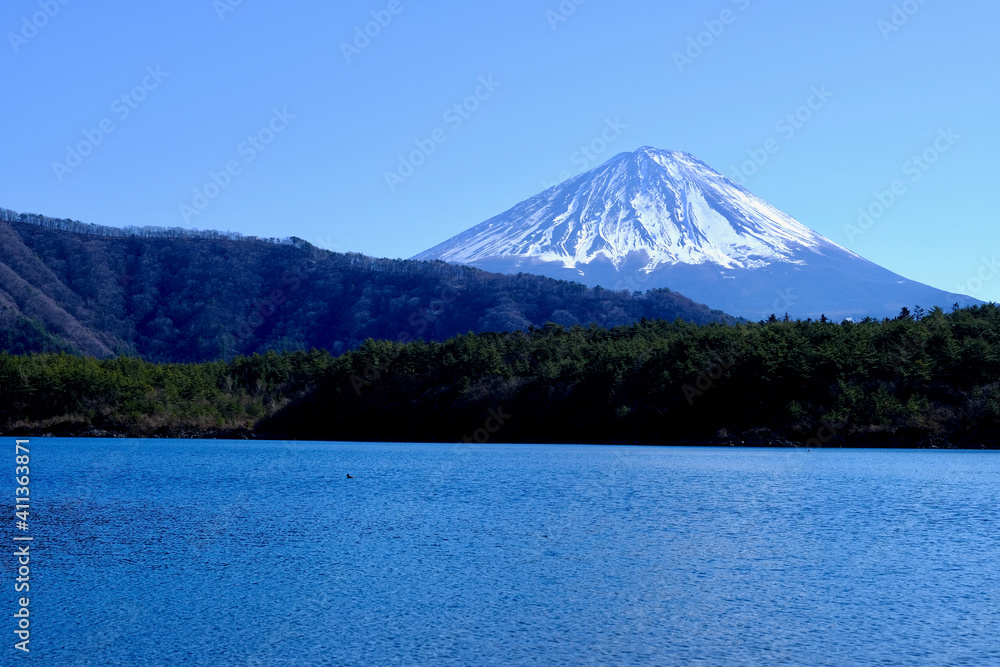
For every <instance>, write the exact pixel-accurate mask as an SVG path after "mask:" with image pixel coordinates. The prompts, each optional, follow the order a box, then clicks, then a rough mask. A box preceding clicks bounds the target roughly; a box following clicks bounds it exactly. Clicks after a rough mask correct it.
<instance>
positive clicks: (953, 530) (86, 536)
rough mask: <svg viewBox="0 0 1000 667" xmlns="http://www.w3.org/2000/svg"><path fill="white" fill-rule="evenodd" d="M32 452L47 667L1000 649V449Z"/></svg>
mask: <svg viewBox="0 0 1000 667" xmlns="http://www.w3.org/2000/svg"><path fill="white" fill-rule="evenodd" d="M10 443H11V448H10V449H11V450H13V439H10ZM30 446H31V456H32V458H31V485H32V489H31V495H32V499H33V501H32V502H33V505H32V514H31V519H32V523H31V525H32V534H33V536H34V542H33V546H32V572H31V576H32V580H31V609H32V612H31V613H32V617H31V618H32V626H31V627H32V634H31V644H30V645H31V649H32V651H31V657H30V659H31V660H32V661H33V662H36V663H37V664H46V665H174V664H192V665H450V664H457V665H490V664H504V665H528V664H538V663H540V662H541V663H548V664H567V665H584V664H617V665H629V664H636V665H639V664H642V665H650V664H657V665H671V664H704V665H761V664H787V665H844V664H861V665H864V664H880V665H883V664H935V665H936V664H949V665H961V664H969V665H983V664H1000V642H998V640H997V637H998V636H1000V613H998V609H1000V525H998V521H1000V458H998V454H997V453H994V452H984V451H916V450H857V449H855V450H845V449H818V450H817V449H813V450H806V449H733V448H719V449H715V448H669V447H610V446H609V447H603V446H573V445H564V446H552V445H537V446H525V445H482V446H476V445H472V446H470V445H425V444H421V445H412V444H368V443H365V444H361V443H302V442H298V443H292V442H288V443H284V442H252V441H251V442H242V441H240V442H234V441H196V440H190V441H180V440H117V439H114V440H112V439H109V440H83V439H81V440H72V439H54V438H53V439H46V438H33V439H31V443H30ZM10 465H11V466H13V461H10ZM348 474H350V475H352V477H353V479H348V478H347V475H348ZM7 525H8V526H12V522H8V524H7ZM13 532H14V531H13V529H12V528H8V533H9V534H12V533H13ZM7 544H11V541H10V535H8V538H7ZM10 561H12V559H11V558H9V559H8V565H6V566H5V572H8V575H7V576H8V577H9V578H10V579H12V578H13V577H12V575H11V574H10V573H12V572H13V571H14V570H13V566H11V565H10V564H9V562H10ZM3 586H4V590H5V591H8V592H7V593H6V594H5V595H4V602H5V604H6V605H7V607H8V608H9V609H11V610H13V609H15V607H14V605H15V604H16V597H15V594H14V593H13V592H12V586H11V587H8V584H6V583H5V584H4V585H3ZM8 618H9V616H8ZM8 624H9V625H8V627H9V628H11V627H13V622H12V621H10V620H9V621H8ZM6 634H7V637H8V642H9V643H8V646H7V647H5V651H6V652H7V654H8V655H14V654H15V653H20V652H16V651H14V650H13V649H12V644H13V641H14V639H13V637H14V635H12V634H11V633H10V630H9V629H8V630H7V631H6ZM17 657H21V656H20V655H19V656H17ZM12 664H13V663H12Z"/></svg>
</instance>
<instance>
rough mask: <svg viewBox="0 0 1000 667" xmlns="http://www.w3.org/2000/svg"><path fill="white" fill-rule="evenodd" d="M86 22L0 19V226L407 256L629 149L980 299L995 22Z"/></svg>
mask: <svg viewBox="0 0 1000 667" xmlns="http://www.w3.org/2000/svg"><path fill="white" fill-rule="evenodd" d="M237 3H238V4H237ZM95 4H96V3H85V2H82V1H79V0H76V1H74V0H33V1H29V0H8V2H6V3H4V8H3V10H2V12H0V28H2V32H3V34H4V40H3V44H0V54H2V55H0V68H2V69H0V73H2V77H3V81H4V82H5V83H6V92H7V95H6V100H7V104H5V105H4V106H3V110H2V111H0V113H2V114H3V116H4V119H5V121H6V122H5V123H4V130H5V131H4V138H3V154H4V159H3V160H2V162H0V206H4V207H6V208H12V209H15V210H20V211H31V212H38V213H45V214H47V215H52V216H56V217H70V218H73V219H78V220H82V221H84V222H95V223H99V224H109V225H116V226H121V225H130V224H132V225H144V224H149V225H160V226H167V227H173V226H181V227H197V228H201V229H206V228H211V229H226V230H235V231H239V232H243V233H245V234H256V235H261V236H289V235H296V236H300V237H302V238H304V239H306V240H308V241H310V242H312V243H315V244H317V245H321V246H323V247H327V248H330V249H334V250H339V251H359V252H363V253H366V254H370V255H377V256H387V257H408V256H411V255H413V254H415V253H417V252H419V251H421V250H424V249H426V248H428V247H430V246H432V245H435V244H437V243H438V242H440V241H442V240H444V239H446V238H448V237H450V236H452V235H454V234H455V233H458V232H459V231H462V230H463V229H466V228H468V227H470V226H472V225H474V224H477V223H479V222H481V221H483V220H485V219H486V218H489V217H491V216H493V215H495V214H497V213H500V212H502V211H504V210H506V209H507V208H509V207H510V206H512V205H514V204H516V203H517V202H519V201H521V200H523V199H525V198H527V197H529V196H531V195H534V194H536V193H538V192H539V191H541V190H543V189H544V188H545V187H547V186H548V185H551V184H553V183H554V182H555V181H557V180H558V179H559V178H560V177H566V176H568V175H570V174H575V173H578V172H580V171H582V170H584V169H586V168H589V167H593V166H596V165H597V164H599V163H601V162H603V161H605V160H607V159H609V158H611V157H612V156H614V155H615V154H617V153H619V152H623V151H631V150H635V149H636V148H638V147H640V146H644V145H651V146H655V147H658V148H666V149H674V150H683V151H687V152H690V153H692V154H694V155H696V156H697V157H699V158H700V159H702V160H704V161H705V162H706V163H708V164H709V165H710V166H712V167H714V168H715V169H717V170H719V171H721V172H723V173H724V174H726V175H728V176H731V177H734V178H738V179H741V180H743V181H744V184H745V185H746V187H748V188H749V189H750V190H751V191H752V192H754V193H756V194H757V195H759V196H761V197H762V198H763V199H765V200H767V201H768V202H769V203H771V204H773V205H775V206H776V207H778V208H779V209H781V210H783V211H785V212H787V213H789V214H790V215H793V216H794V217H796V218H797V219H799V220H800V221H802V222H803V223H805V224H806V225H808V226H810V227H812V228H813V229H815V230H817V231H818V232H820V233H821V234H823V235H825V236H827V237H828V238H830V239H831V240H833V241H835V242H837V243H840V244H841V245H844V246H846V247H848V248H850V249H852V250H854V251H856V252H858V253H859V254H861V255H863V256H865V257H867V258H869V259H871V260H873V261H875V262H877V263H879V264H882V265H883V266H886V267H887V268H889V269H892V270H894V271H896V272H898V273H901V274H903V275H905V276H907V277H910V278H913V279H916V280H920V281H922V282H926V283H929V284H932V285H934V286H936V287H940V288H943V289H947V290H951V291H962V292H965V293H968V294H972V295H973V296H976V297H978V298H981V299H984V300H997V301H1000V267H998V266H997V265H996V264H995V263H994V259H995V258H996V257H997V256H1000V225H998V224H997V223H998V215H997V213H996V206H995V203H994V200H995V196H996V194H995V193H996V192H997V190H998V188H997V185H996V181H997V174H998V165H997V156H1000V129H998V123H997V112H996V109H997V107H998V101H1000V100H998V97H1000V93H998V86H997V83H998V74H997V65H998V64H1000V45H998V40H997V39H996V37H995V34H996V26H997V25H998V24H1000V5H998V4H997V3H989V2H985V1H982V0H979V1H974V0H951V1H950V2H943V1H941V0H924V1H923V2H921V1H920V0H905V1H903V2H898V1H897V2H892V1H879V0H841V1H840V2H837V3H803V2H791V1H776V0H772V1H771V2H763V1H762V0H714V1H711V2H709V1H704V2H703V1H697V2H684V3H680V2H662V1H653V0H632V1H625V2H623V1H619V2H610V0H564V1H563V2H560V1H559V0H547V1H546V0H537V1H536V0H512V1H507V2H479V3H469V2H457V1H451V0H445V1H439V2H424V1H421V0H376V1H368V0H366V1H363V2H351V3H330V2H318V1H312V0H299V1H294V0H293V1H289V2H285V3H280V4H279V3H264V2H255V1H252V0H242V1H239V0H178V1H177V2H173V3H135V2H124V1H121V0H109V1H106V2H102V3H99V6H95ZM366 31H367V33H368V34H367V35H366V34H365V33H366ZM370 35H371V36H370ZM456 105H458V106H457V108H456ZM68 148H69V149H70V150H68ZM584 149H585V150H584ZM414 151H417V153H416V154H414ZM411 155H412V157H413V159H412V160H411ZM401 156H402V158H403V159H404V160H405V162H406V164H403V165H401V162H400V160H401ZM914 158H916V159H914ZM414 163H419V164H418V165H417V166H414ZM411 167H412V170H411ZM411 171H412V173H411ZM388 173H395V177H391V178H387V174H388ZM894 189H895V193H893V190H894ZM880 200H881V201H880ZM859 209H864V210H868V211H869V214H870V216H871V217H869V218H865V219H862V220H861V224H859V222H858V221H859Z"/></svg>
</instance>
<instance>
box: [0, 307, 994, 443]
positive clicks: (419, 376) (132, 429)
mask: <svg viewBox="0 0 1000 667" xmlns="http://www.w3.org/2000/svg"><path fill="white" fill-rule="evenodd" d="M0 406H2V407H0V423H2V425H3V429H4V432H6V433H9V434H31V435H41V434H44V433H53V434H67V435H70V434H75V435H80V434H87V433H90V434H102V433H103V434H108V433H115V434H123V435H134V436H138V435H188V436H192V435H198V434H214V435H220V434H221V435H227V434H228V435H234V434H242V435H247V436H251V435H252V436H257V437H272V438H296V439H309V438H315V439H326V440H361V441H366V440H372V441H397V440H398V441H438V442H461V441H468V442H481V443H489V442H527V443H532V442H582V443H642V444H676V443H711V444H733V445H739V444H747V445H751V444H765V445H766V444H778V445H788V444H798V445H804V446H813V447H816V446H906V447H914V446H921V447H949V446H964V447H982V446H987V447H995V446H997V444H998V441H1000V439H998V437H997V433H998V427H1000V307H998V306H996V305H994V304H989V305H985V306H978V307H973V308H967V309H954V310H953V311H952V312H948V313H946V312H944V311H942V310H941V309H934V310H932V311H931V312H929V313H925V312H923V311H921V310H919V309H917V310H916V311H915V313H910V312H908V311H904V312H902V313H900V316H899V317H897V318H896V319H892V320H888V319H887V320H883V321H875V320H865V321H862V322H850V321H846V322H842V323H839V324H837V323H832V322H823V321H780V320H778V319H773V320H772V321H769V322H762V323H740V324H735V325H723V324H707V325H695V324H692V323H689V322H684V321H680V320H677V321H673V322H667V321H663V320H644V321H640V322H637V323H634V324H631V325H627V326H617V327H611V328H605V327H599V326H589V327H583V326H572V327H564V326H561V325H557V324H549V325H547V326H545V327H542V328H534V329H532V330H530V331H516V332H507V333H479V334H465V335H460V336H455V337H453V338H450V339H448V340H445V341H441V342H435V341H416V342H411V343H407V344H401V343H397V342H393V341H387V340H375V339H371V340H367V341H366V342H364V343H363V344H362V345H361V346H359V347H358V348H356V349H354V350H351V351H348V352H346V353H344V354H341V355H339V356H334V355H332V354H330V353H329V352H326V351H310V352H303V351H297V352H291V353H283V354H278V353H274V352H269V353H266V354H263V355H252V356H249V357H245V356H238V357H236V358H234V359H232V360H230V361H213V362H209V363H203V364H164V365H155V364H150V363H147V362H143V361H139V360H137V359H133V358H116V359H106V360H97V359H89V358H82V357H78V356H74V355H70V354H43V355H28V356H10V355H0Z"/></svg>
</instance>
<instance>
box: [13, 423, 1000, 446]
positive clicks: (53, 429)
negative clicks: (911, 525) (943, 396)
mask: <svg viewBox="0 0 1000 667" xmlns="http://www.w3.org/2000/svg"><path fill="white" fill-rule="evenodd" d="M4 435H6V436H7V437H19V438H80V439H84V438H87V439H102V438H112V439H136V440H271V441H281V440H291V441H302V442H372V443H385V442H400V443H403V442H406V443H427V444H470V445H478V446H488V445H491V444H493V445H524V444H537V445H605V446H607V445H620V446H635V447H641V446H648V447H719V448H724V447H734V448H735V447H747V448H767V449H951V450H977V451H979V450H998V449H1000V440H998V439H996V436H993V437H989V436H984V437H983V438H981V439H980V440H979V441H968V440H966V441H958V442H953V441H950V440H947V439H945V438H942V437H939V436H932V435H921V434H914V433H910V434H905V435H899V434H893V433H878V434H867V435H857V436H853V437H846V436H840V435H838V436H836V437H835V438H833V439H831V440H830V441H829V442H825V443H819V444H815V443H810V442H809V441H805V442H802V441H798V440H793V439H791V438H788V437H785V436H782V435H779V434H774V433H769V434H764V435H762V434H760V433H753V434H738V435H731V436H725V437H723V436H714V437H705V438H677V439H675V440H669V441H667V440H664V441H659V442H640V441H636V440H633V439H621V440H618V441H615V442H576V441H574V442H552V441H523V440H517V441H512V440H502V439H500V440H490V441H489V442H485V443H462V442H456V441H451V440H447V439H441V440H391V439H386V438H372V439H370V440H354V439H352V440H343V439H337V438H335V437H325V438H317V437H309V436H302V435H299V434H294V433H275V432H267V433H263V432H259V431H254V430H251V429H246V428H242V429H240V428H237V429H208V430H201V431H199V430H193V429H177V430H169V429H168V430H163V429H161V430H158V431H157V432H154V433H146V434H135V433H127V432H124V431H116V430H107V429H100V428H95V427H93V426H89V425H87V426H83V425H81V424H79V423H71V424H56V425H54V426H50V427H47V428H41V429H34V428H25V427H21V428H16V429H11V430H10V431H9V432H7V433H5V434H4Z"/></svg>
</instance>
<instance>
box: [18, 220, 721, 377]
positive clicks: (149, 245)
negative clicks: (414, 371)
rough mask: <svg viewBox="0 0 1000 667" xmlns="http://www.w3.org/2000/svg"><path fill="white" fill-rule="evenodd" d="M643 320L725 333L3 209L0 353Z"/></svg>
mask: <svg viewBox="0 0 1000 667" xmlns="http://www.w3.org/2000/svg"><path fill="white" fill-rule="evenodd" d="M643 317H645V318H651V319H652V318H662V319H668V320H673V319H674V318H677V317H680V318H682V319H685V320H688V321H691V322H696V323H707V322H729V321H733V318H731V317H729V316H727V315H726V314H724V313H721V312H718V311H711V310H709V309H708V308H707V307H705V306H703V305H699V304H696V303H694V302H693V301H691V300H690V299H687V298H686V297H683V296H681V295H680V294H677V293H675V292H671V291H670V290H654V291H651V292H649V293H647V294H645V295H642V296H634V295H632V294H631V293H626V292H612V291H608V290H600V289H591V288H587V287H585V286H583V285H580V284H576V283H568V282H565V281H558V280H552V279H549V278H544V277H539V276H534V275H522V276H506V275H496V274H490V273H487V272H484V271H480V270H476V269H470V268H466V267H457V266H452V265H449V264H445V263H443V262H420V261H410V260H389V259H374V258H371V257H365V256H363V255H359V254H339V253H331V252H327V251H325V250H320V249H318V248H315V247H313V246H312V245H310V244H308V243H306V242H305V241H302V240H301V239H294V238H293V239H284V240H278V239H270V240H259V239H256V238H253V237H242V236H240V235H238V234H229V233H221V232H191V231H187V230H171V229H161V228H149V227H143V228H139V227H136V228H127V229H124V230H122V229H117V228H111V227H99V226H95V225H85V224H83V223H79V222H76V221H70V220H55V219H52V218H46V217H44V216H38V215H30V216H29V215H23V214H17V213H15V212H13V211H8V210H4V209H0V351H7V352H14V353H24V352H35V351H67V352H74V353H80V354H85V355H89V356H94V357H102V358H103V357H111V356H116V355H136V356H140V357H143V358H144V359H147V360H150V361H163V362H168V361H169V362H190V361H207V360H213V359H220V358H228V357H231V356H233V355H236V354H249V353H254V352H263V351H265V350H278V351H287V350H299V349H311V348H314V347H315V348H318V349H326V350H330V351H332V352H334V353H340V352H344V351H346V350H349V349H352V348H354V347H356V346H357V345H359V344H360V343H361V342H363V341H364V340H365V339H367V338H375V339H392V340H416V339H420V338H423V339H427V340H444V339H446V338H449V337H451V336H454V335H456V334H460V333H467V332H469V331H472V332H485V331H512V330H517V329H527V328H529V327H532V326H534V327H542V326H544V325H545V324H546V323H547V322H555V323H558V324H562V325H566V326H570V325H573V324H577V323H579V324H584V325H586V324H589V323H591V322H595V323H598V324H601V325H607V326H615V325H620V324H628V323H631V322H634V321H637V320H640V319H641V318H643Z"/></svg>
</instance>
